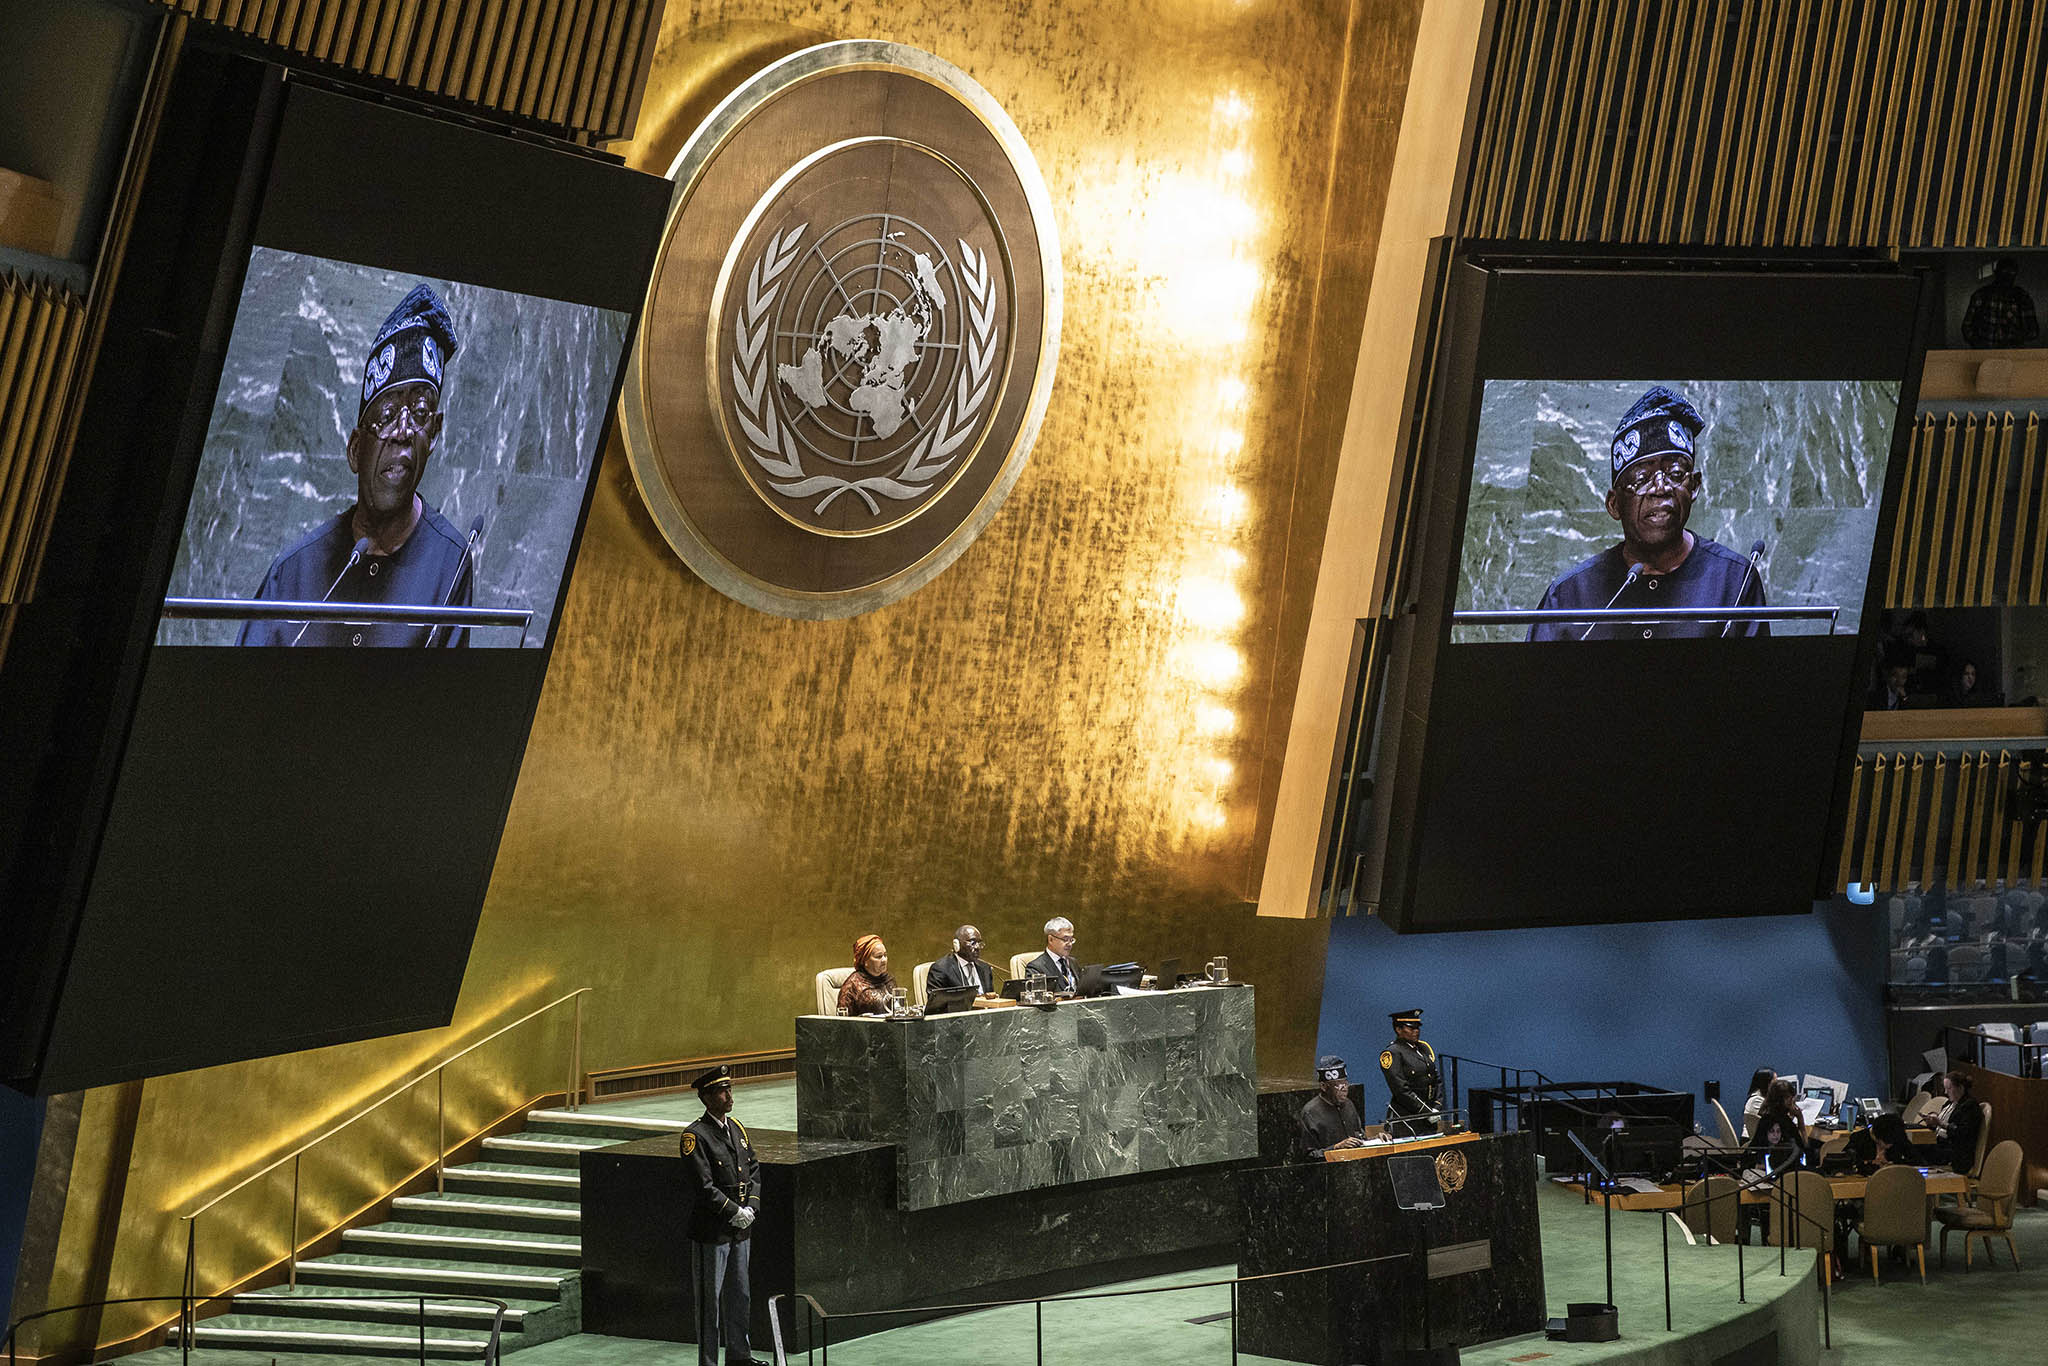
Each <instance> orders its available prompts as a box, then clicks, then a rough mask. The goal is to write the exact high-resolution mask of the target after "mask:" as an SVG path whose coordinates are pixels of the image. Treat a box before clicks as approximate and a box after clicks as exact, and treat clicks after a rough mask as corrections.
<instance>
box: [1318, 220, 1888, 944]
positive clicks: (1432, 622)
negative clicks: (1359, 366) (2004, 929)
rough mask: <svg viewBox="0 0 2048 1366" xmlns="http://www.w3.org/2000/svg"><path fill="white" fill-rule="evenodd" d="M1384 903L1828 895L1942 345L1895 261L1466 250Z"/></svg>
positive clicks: (1439, 920) (1436, 925) (1386, 828)
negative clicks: (1914, 434)
mask: <svg viewBox="0 0 2048 1366" xmlns="http://www.w3.org/2000/svg"><path fill="white" fill-rule="evenodd" d="M1445 269H1446V271H1447V276H1446V288H1445V294H1444V300H1445V303H1444V310H1443V313H1442V314H1441V323H1440V336H1439V338H1438V344H1437V347H1436V348H1435V350H1434V351H1433V352H1432V353H1430V355H1431V362H1432V364H1433V366H1434V369H1433V372H1432V373H1431V374H1430V376H1429V378H1428V381H1427V384H1426V386H1425V387H1424V388H1423V389H1422V390H1421V392H1423V393H1424V394H1426V397H1427V404H1428V407H1427V411H1426V413H1425V416H1424V421H1423V424H1422V431H1423V433H1424V437H1423V440H1422V442H1421V443H1420V447H1419V449H1418V450H1417V451H1416V453H1415V463H1414V467H1413V469H1414V474H1413V483H1412V484H1411V485H1410V488H1409V491H1408V493H1407V494H1406V497H1407V498H1408V500H1409V505H1410V506H1411V507H1412V508H1413V512H1412V515H1411V521H1410V524H1409V525H1410V531H1409V536H1410V540H1409V541H1408V543H1407V545H1406V546H1405V547H1404V553H1403V555H1402V556H1401V558H1400V563H1401V565H1402V575H1403V576H1402V578H1401V580H1400V581H1399V582H1398V583H1397V584H1396V585H1395V588H1394V591H1393V594H1392V597H1391V598H1390V603H1391V604H1392V607H1391V610H1390V611H1389V613H1388V615H1387V618H1386V620H1385V621H1384V622H1383V623H1382V626H1381V631H1380V635H1379V639H1380V641H1381V645H1382V648H1384V649H1385V651H1386V655H1385V663H1384V665H1383V671H1384V672H1383V676H1384V677H1385V679H1386V682H1385V689H1386V691H1385V694H1384V697H1383V698H1382V699H1380V705H1379V706H1378V709H1377V712H1376V714H1375V715H1374V716H1373V717H1372V718H1371V719H1370V721H1369V723H1367V724H1369V725H1370V727H1371V728H1370V730H1368V731H1367V736H1368V740H1369V744H1370V750H1369V755H1370V760H1369V776H1370V778H1371V780H1372V781H1371V784H1370V789H1369V790H1370V797H1369V799H1368V801H1369V804H1368V806H1367V807H1366V808H1365V809H1363V810H1361V811H1360V812H1358V813H1356V815H1355V817H1354V818H1353V825H1352V827H1351V828H1353V829H1356V830H1358V831H1359V832H1360V835H1359V836H1357V837H1355V842H1354V844H1353V845H1352V847H1351V848H1350V849H1349V851H1348V855H1349V857H1350V858H1351V859H1352V866H1353V867H1354V868H1357V869H1359V870H1360V872H1359V873H1358V876H1357V877H1356V878H1355V882H1354V889H1353V896H1354V899H1355V900H1356V901H1359V902H1364V903H1366V904H1369V905H1371V906H1373V908H1374V909H1375V910H1376V911H1377V913H1378V914H1379V915H1380V916H1381V918H1383V919H1385V920H1387V921H1388V922H1389V923H1390V924H1391V925H1393V926H1394V927H1395V928H1396V929H1401V930H1463V929H1491V928H1504V927H1511V926H1527V925H1546V924H1551V925H1556V924H1585V923H1596V922H1614V921H1632V920H1669V919H1681V918H1692V917H1705V916H1734V915H1766V914H1778V915H1783V914H1793V913H1797V912H1802V911H1807V910H1810V909H1811V907H1812V905H1813V903H1814V900H1815V898H1816V897H1819V896H1822V895H1825V892H1826V888H1827V886H1828V885H1829V879H1830V878H1831V877H1832V875H1833V871H1834V869H1833V864H1834V861H1835V857H1836V856H1837V855H1838V853H1839V849H1840V840H1841V826H1842V822H1843V820H1844V819H1845V817H1844V815H1843V812H1844V810H1845V809H1846V793H1847V778H1848V773H1849V767H1850V763H1851V761H1852V759H1853V754H1854V746H1855V742H1856V737H1857V729H1858V724H1859V720H1860V712H1861V698H1862V689H1861V688H1859V687H1858V679H1859V677H1860V674H1859V669H1860V668H1861V667H1862V661H1866V660H1867V659H1868V657H1869V650H1870V645H1869V642H1868V641H1866V640H1865V639H1864V632H1863V626H1864V623H1865V622H1866V621H1868V620H1869V619H1870V617H1871V614H1872V612H1873V611H1874V610H1875V607H1876V603H1877V596H1878V594H1877V590H1876V587H1875V585H1879V584H1881V583H1882V582H1883V570H1884V562H1885V556H1886V554H1887V553H1888V549H1889V542H1890V538H1891V521H1890V513H1889V507H1890V504H1889V503H1888V501H1887V495H1888V493H1890V492H1895V489H1896V485H1897V483H1898V478H1899V471H1900V469H1901V467H1902V459H1901V455H1900V452H1901V451H1902V450H1903V445H1902V443H1903V441H1904V437H1903V436H1902V428H1901V424H1900V420H1899V415H1900V411H1901V408H1902V406H1907V407H1909V406H1910V404H1911V402H1912V393H1913V386H1914V384H1915V383H1916V381H1917V375H1918V368H1919V356H1920V354H1921V349H1920V348H1921V336H1922V331H1921V328H1920V320H1921V317H1922V311H1923V307H1924V304H1923V296H1924V294H1925V287H1924V284H1923V282H1922V281H1921V280H1920V279H1919V278H1918V277H1917V276H1915V275H1913V274H1911V273H1910V272H1906V271H1903V270H1900V269H1899V268H1897V267H1894V266H1891V265H1889V264H1888V263H1879V262H1871V261H1849V260H1844V261H1841V262H1838V263H1833V264H1827V263H1823V264H1821V265H1811V264H1800V265H1794V264H1791V263H1788V262H1783V261H1756V262H1753V263H1751V262H1730V261H1728V260H1725V259H1702V260H1701V261H1699V263H1698V264H1696V265H1688V264H1686V263H1684V262H1673V261H1670V260H1662V261H1657V262H1653V263H1647V264H1641V265H1638V264H1635V263H1630V262H1627V261H1625V260H1620V259H1617V258H1606V259H1603V260H1584V259H1577V260H1573V259H1558V260H1555V261H1554V262H1553V261H1546V260H1543V259H1540V258H1530V257H1528V256H1527V255H1519V256H1515V257H1488V256H1487V255H1486V254H1485V253H1484V251H1483V250H1474V251H1472V252H1471V253H1470V254H1468V255H1467V256H1466V257H1465V258H1464V259H1462V260H1454V261H1450V262H1448V263H1447V265H1446V267H1445Z"/></svg>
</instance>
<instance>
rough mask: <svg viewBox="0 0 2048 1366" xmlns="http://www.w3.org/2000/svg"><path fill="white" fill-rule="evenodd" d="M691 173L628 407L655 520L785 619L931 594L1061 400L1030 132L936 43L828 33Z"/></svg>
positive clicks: (753, 101) (1056, 311)
mask: <svg viewBox="0 0 2048 1366" xmlns="http://www.w3.org/2000/svg"><path fill="white" fill-rule="evenodd" d="M672 178H673V179H674V180H675V182H676V190H675V198H674V200H673V202H672V205H671V209H670V216H669V225H668V232H667V235H666V238H665V240H664V242H663V246H662V250H661V254H660V257H659V259H658V261H657V264H656V269H655V274H654V278H653V280H652V282H651V283H650V285H649V287H648V295H647V311H646V315H645V318H644V320H643V322H642V325H641V333H640V339H639V341H638V343H637V345H636V349H635V354H634V356H633V359H632V361H631V363H630V364H629V366H628V372H627V380H626V396H625V402H624V413H623V417H624V424H623V425H624V430H625V435H626V447H627V453H628V456H629V458H630V459H631V462H632V466H633V474H634V477H635V479H636V480H637V482H638V483H639V485H640V489H641V492H642V495H643V497H644V498H645V499H646V502H647V505H648V508H649V510H650V512H652V513H653V515H654V518H655V521H656V523H657V524H658V525H659V526H660V527H661V529H662V532H663V534H664V535H665V536H666V537H667V539H668V541H669V543H670V544H671V545H672V546H673V547H674V548H675V550H676V552H677V553H678V554H679V555H681V556H682V558H683V559H684V561H685V562H687V563H688V564H689V565H690V567H691V568H692V569H694V570H695V571H696V572H697V573H698V575H699V576H700V577H702V578H704V579H705V580H706V581H707V582H709V583H711V584H712V585H713V586H714V587H717V588H718V589H720V590H721V591H723V592H725V593H728V594H730V595H731V596H733V597H735V598H738V599H739V600H740V601H742V602H746V603H749V604H750V605H752V606H755V607H759V608H761V609H763V610H765V611H770V612H776V613H779V614H781V615H785V616H796V617H813V618H824V617H843V616H851V615H854V614H855V613H858V612H863V611H867V610H870V609H871V608H874V607H878V606H881V605H883V604H885V603H888V602H892V601H895V600H896V599H898V598H901V597H903V596H904V595H906V594H908V593H910V592H913V591H915V590H916V589H917V588H918V587H920V586H922V585H923V584H924V583H926V582H928V581H930V579H931V578H933V577H934V576H935V575H937V574H938V573H940V572H942V571H943V570H944V569H945V568H946V567H947V566H948V565H949V564H951V563H952V562H953V560H955V559H956V558H958V556H959V555H960V554H961V553H962V552H963V551H964V550H965V549H966V548H967V546H968V545H969V544H970V543H971V542H972V541H973V539H974V538H975V536H977V535H978V534H979V533H980V532H981V530H982V528H983V527H985V526H986V525H987V524H988V522H989V520H990V519H991V518H992V517H993V516H994V515H995V512H996V509H997V508H998V507H999V506H1000V504H1001V502H1002V500H1003V498H1004V496H1005V495H1006V494H1007V493H1008V492H1009V490H1010V488H1011V486H1012V485H1014V484H1015V482H1016V480H1017V476H1018V474H1019V472H1020V471H1021V470H1022V468H1023V465H1024V462H1025V460H1026V458H1027V457H1028V455H1029V453H1030V448H1031V443H1032V441H1033V439H1034V438H1035V436H1036V434H1037V430H1038V426H1039V423H1040V421H1041V420H1042V418H1043V416H1044V412H1045V406H1046V402H1047V400H1048V399H1049V397H1050V391H1051V387H1052V378H1053V370H1054V362H1055V359H1056V356H1057V351H1058V343H1059V322H1060V274H1059V250H1058V245H1057V241H1056V238H1055V235H1054V231H1053V225H1052V217H1051V212H1050V205H1049V202H1048V200H1047V198H1046V195H1045V188H1044V185H1043V182H1042V181H1041V179H1040V178H1039V175H1038V171H1037V168H1036V165H1035V164H1034V163H1033V161H1032V158H1031V155H1030V152H1029V150H1028V149H1027V148H1026V147H1025V145H1024V143H1023V140H1022V138H1021V137H1020V136H1018V134H1017V132H1016V129H1015V127H1014V125H1012V124H1011V123H1010V121H1009V119H1008V117H1007V116H1006V115H1004V113H1003V111H1002V110H1001V109H1000V108H999V107H998V106H997V105H996V104H995V102H994V101H993V100H992V99H991V98H990V97H989V96H988V94H987V92H985V91H983V90H982V89H981V88H980V87H979V86H977V85H976V84H975V83H974V82H973V81H971V80H970V79H968V78H967V77H966V76H965V75H964V74H963V73H961V72H959V71H958V70H956V69H955V68H953V67H951V66H949V65H947V64H946V63H944V62H942V61H940V60H938V59H937V58H935V57H932V56H931V55H930V54H928V53H923V52H918V51H916V50H914V49H910V48H904V47H900V46H897V45H895V44H888V43H872V42H853V43H832V44H827V45H825V46H823V47H818V48H811V49H807V50H806V51H804V52H800V53H797V54H795V55H793V56H791V57H789V58H786V59H784V60H783V61H781V62H778V63H776V64H774V65H773V66H771V67H769V68H767V69H766V70H764V71H762V72H761V73H759V74H758V75H756V76H755V77H753V78H752V79H751V80H749V81H748V82H747V83H746V84H745V85H743V86H742V87H741V88H740V89H739V90H737V91H735V92H734V94H733V95H731V96H730V97H728V98H727V100H726V101H725V102H724V103H723V104H722V105H721V106H720V107H719V109H718V110H717V111H716V112H714V113H713V115H712V116H711V117H710V118H709V119H708V120H707V121H706V122H705V124H704V125H703V126H702V127H700V128H699V130H698V131H697V133H696V134H695V135H694V136H693V137H692V139H691V141H690V143H689V145H688V146H686V147H685V148H684V150H683V153H682V155H681V156H680V157H679V158H678V159H677V162H676V166H675V168H674V170H673V171H672Z"/></svg>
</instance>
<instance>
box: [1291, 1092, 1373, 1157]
mask: <svg viewBox="0 0 2048 1366" xmlns="http://www.w3.org/2000/svg"><path fill="white" fill-rule="evenodd" d="M1364 1132H1365V1121H1363V1120H1361V1119H1360V1118H1359V1117H1358V1107H1357V1106H1355V1105H1353V1104H1352V1103H1351V1100H1350V1098H1349V1097H1346V1098H1345V1101H1344V1103H1343V1104H1342V1105H1332V1104H1330V1102H1329V1101H1328V1100H1326V1099H1325V1098H1324V1097H1322V1096H1321V1095H1315V1096H1311V1097H1309V1102H1308V1104H1306V1105H1304V1106H1302V1107H1301V1132H1300V1134H1299V1136H1298V1146H1299V1147H1300V1149H1301V1151H1302V1154H1303V1155H1304V1156H1306V1157H1309V1158H1312V1159H1318V1160H1319V1159H1320V1158H1321V1157H1322V1155H1323V1150H1324V1149H1326V1148H1334V1147H1336V1146H1337V1145H1338V1144H1339V1143H1342V1142H1343V1141H1344V1140H1345V1139H1347V1138H1356V1137H1358V1136H1359V1135H1360V1134H1362V1133H1364Z"/></svg>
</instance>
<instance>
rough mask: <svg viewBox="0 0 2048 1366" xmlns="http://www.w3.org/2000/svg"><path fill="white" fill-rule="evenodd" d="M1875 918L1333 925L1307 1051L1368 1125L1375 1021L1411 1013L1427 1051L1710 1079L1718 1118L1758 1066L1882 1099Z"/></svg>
mask: <svg viewBox="0 0 2048 1366" xmlns="http://www.w3.org/2000/svg"><path fill="white" fill-rule="evenodd" d="M1879 914H1881V911H1876V910H1873V909H1871V908H1869V907H1862V906H1848V905H1844V904H1841V903H1829V904H1823V905H1822V906H1821V907H1820V908H1819V909H1817V910H1816V911H1815V912H1814V913H1813V914H1812V915H1803V916H1771V917H1763V918H1756V919H1737V920H1696V921H1667V922H1662V923H1658V924H1649V925H1601V926H1583V927H1575V928H1570V929H1541V930H1492V931H1486V932H1483V933H1474V934H1416V935H1397V934H1395V933H1394V932H1393V931H1392V930H1389V929H1388V928H1387V927H1386V926H1385V925H1383V924H1381V923H1380V922H1379V921H1378V920H1374V919H1371V918H1369V917H1365V916H1353V917H1347V918H1345V919H1342V920H1338V921H1336V922H1334V923H1333V924H1332V925H1331V927H1330V957H1329V968H1328V971H1327V972H1326V973H1325V974H1324V977H1323V1013H1322V1026H1321V1029H1320V1030H1319V1031H1318V1036H1319V1041H1320V1047H1319V1051H1320V1052H1324V1053H1337V1054H1340V1055H1342V1056H1343V1057H1344V1058H1345V1059H1346V1060H1347V1061H1348V1062H1349V1064H1350V1066H1351V1074H1352V1078H1353V1081H1354V1083H1362V1084H1361V1085H1360V1090H1361V1092H1362V1100H1363V1104H1362V1105H1361V1106H1360V1109H1361V1111H1363V1112H1364V1114H1365V1116H1366V1118H1367V1120H1368V1121H1369V1122H1376V1121H1377V1120H1378V1119H1379V1118H1380V1112H1381V1109H1382V1107H1383V1106H1384V1105H1385V1102H1386V1089H1385V1087H1383V1086H1382V1085H1381V1084H1380V1081H1379V1078H1378V1071H1379V1064H1378V1058H1379V1051H1380V1049H1381V1048H1383V1047H1385V1046H1386V1042H1387V1040H1388V1039H1390V1038H1391V1037H1392V1031H1391V1029H1390V1028H1389V1026H1388V1023H1387V1012H1389V1011H1392V1010H1401V1009H1406V1008H1408V1007H1411V1006H1420V1007H1422V1008H1423V1010H1424V1011H1425V1014H1424V1016H1423V1020H1424V1026H1423V1031H1422V1032H1423V1037H1424V1038H1425V1039H1427V1040H1429V1042H1430V1043H1432V1044H1434V1045H1435V1047H1436V1049H1437V1051H1438V1052H1439V1053H1457V1054H1462V1055H1464V1056H1466V1057H1471V1058H1483V1059H1485V1060H1487V1061H1489V1062H1499V1063H1508V1064H1512V1065H1518V1066H1523V1067H1534V1068H1538V1069H1540V1070H1541V1071H1543V1072H1546V1073H1548V1074H1549V1075H1550V1076H1552V1077H1554V1078H1556V1079H1558V1080H1560V1081H1567V1080H1577V1081H1590V1080H1600V1081H1617V1080H1618V1081H1639V1082H1646V1083H1649V1084H1652V1085H1657V1086H1663V1087H1668V1088H1670V1089H1672V1090H1676V1091H1686V1090H1690V1091H1693V1092H1696V1093H1697V1092H1698V1091H1699V1090H1700V1088H1701V1084H1702V1083H1703V1082H1704V1081H1706V1080H1708V1079H1713V1080H1718V1081H1719V1082H1720V1083H1721V1086H1722V1095H1723V1097H1724V1101H1725V1100H1726V1098H1728V1097H1731V1096H1732V1097H1733V1100H1734V1104H1732V1105H1730V1107H1729V1113H1730V1114H1731V1115H1735V1114H1737V1111H1738V1110H1739V1107H1740V1105H1741V1101H1742V1096H1743V1093H1744V1091H1745V1090H1746V1088H1747V1086H1748V1082H1749V1075H1750V1073H1751V1072H1752V1071H1753V1070H1755V1069H1756V1068H1757V1067H1759V1066H1768V1067H1775V1068H1778V1069H1779V1070H1781V1071H1787V1072H1800V1073H1805V1072H1818V1073H1819V1074H1821V1075H1822V1076H1825V1077H1832V1078H1834V1079H1835V1080H1837V1081H1843V1082H1847V1083H1848V1084H1849V1088H1850V1094H1852V1095H1881V1094H1883V1091H1884V1078H1885V1071H1886V1063H1885V1037H1884V985H1883V983H1884V974H1885V956H1884V945H1883V943H1882V939H1881V932H1880V927H1879V925H1878V923H1877V920H1876V917H1877V916H1878V915H1879ZM1473 1080H1474V1078H1473V1077H1472V1076H1470V1075H1467V1076H1465V1077H1464V1078H1463V1082H1464V1084H1465V1085H1466V1086H1470V1085H1471V1084H1472V1083H1473ZM1710 1115H1711V1112H1710V1111H1707V1110H1706V1109H1705V1107H1704V1105H1702V1106H1701V1109H1700V1114H1699V1118H1700V1119H1701V1120H1702V1121H1703V1122H1706V1121H1708V1120H1709V1118H1710ZM1737 1122H1738V1123H1739V1122H1740V1119H1739V1116H1738V1118H1737ZM1709 1127H1710V1128H1711V1125H1709Z"/></svg>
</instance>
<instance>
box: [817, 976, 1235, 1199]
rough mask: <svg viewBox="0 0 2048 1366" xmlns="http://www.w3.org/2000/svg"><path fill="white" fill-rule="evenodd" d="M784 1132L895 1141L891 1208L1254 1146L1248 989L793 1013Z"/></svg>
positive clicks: (1203, 1159)
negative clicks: (793, 1119)
mask: <svg viewBox="0 0 2048 1366" xmlns="http://www.w3.org/2000/svg"><path fill="white" fill-rule="evenodd" d="M796 1077H797V1133H798V1134H799V1135H800V1136H801V1137H803V1138H833V1139H852V1140H857V1141H861V1142H869V1143H890V1144H894V1145H895V1147H896V1203H897V1207H898V1208H899V1209H905V1210H916V1209H930V1208H933V1207H935V1206H941V1205H952V1204H958V1203H960V1202H962V1201H966V1200H979V1199H983V1198H985V1197H988V1196H992V1195H1008V1194H1012V1193H1014V1192H1018V1191H1027V1190H1036V1189H1039V1188H1041V1187H1045V1186H1059V1185H1066V1184H1068V1183H1070V1182H1075V1181H1092V1180H1098V1179H1100V1178H1103V1177H1113V1176H1128V1175H1133V1174H1136V1173H1139V1172H1156V1171H1165V1170H1169V1169H1172V1168H1177V1167H1189V1166H1195V1165H1198V1164H1201V1163H1208V1162H1228V1161H1232V1160H1235V1159H1238V1158H1246V1157H1251V1156H1253V1155H1255V1154H1256V1153H1257V1151H1258V1124H1257V1119H1256V1115H1255V1107H1254V1097H1255V1093H1256V1091H1257V1085H1256V1081H1257V1066H1256V1051H1255V1048H1254V1025H1253V996H1252V988H1250V987H1248V986H1238V987H1186V988H1182V989H1180V990H1178V991H1164V992H1144V993H1141V994H1137V995H1131V996H1116V997H1103V998H1099V999H1092V1000H1080V1001H1063V1002H1061V1003H1060V1004H1058V1005H1056V1006H1051V1007H1031V1006H1018V1007H1013V1008H1008V1009H1000V1010H977V1011H967V1012H961V1013H958V1014H952V1015H939V1016H934V1017H933V1018H931V1019H928V1020H884V1019H878V1018H872V1017H862V1018H842V1017H837V1016H824V1015H805V1016H800V1017H798V1019H797V1022H796Z"/></svg>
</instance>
